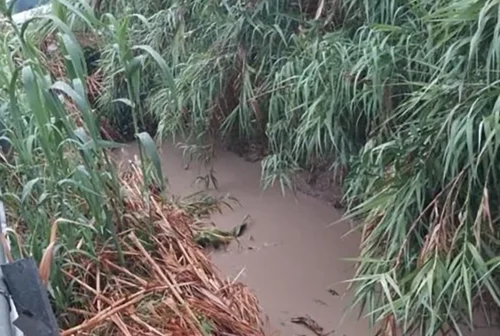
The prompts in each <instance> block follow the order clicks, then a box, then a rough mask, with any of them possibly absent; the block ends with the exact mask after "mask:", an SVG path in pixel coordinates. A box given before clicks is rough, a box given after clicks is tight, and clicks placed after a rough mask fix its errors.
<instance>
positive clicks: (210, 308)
mask: <svg viewBox="0 0 500 336" xmlns="http://www.w3.org/2000/svg"><path fill="white" fill-rule="evenodd" d="M141 181H142V176H141V173H140V171H139V169H138V168H137V167H136V166H135V165H132V166H131V168H130V170H129V171H128V172H127V173H124V174H123V175H122V185H123V188H124V190H125V192H126V198H125V202H126V209H127V211H126V213H124V215H123V219H124V220H123V224H124V226H123V227H122V228H121V230H120V232H118V238H119V241H120V244H121V246H122V247H123V254H124V256H125V265H120V262H119V260H118V256H117V251H116V249H115V248H114V245H113V244H110V243H108V242H107V243H104V244H100V245H98V247H97V249H98V251H97V253H96V255H97V259H95V258H88V257H87V256H85V255H80V256H79V257H77V256H74V260H73V261H74V263H72V264H70V265H67V266H66V267H64V268H63V272H64V274H65V276H66V277H67V280H68V281H71V282H73V283H74V284H75V286H76V288H77V290H75V291H74V302H78V303H79V304H78V306H77V307H68V310H67V313H68V314H73V315H77V316H79V318H80V319H81V320H82V321H83V322H82V323H80V324H78V325H75V326H72V327H70V328H68V329H66V330H64V331H62V333H61V335H62V336H70V335H151V336H153V335H155V336H156V335H158V336H159V335H179V336H182V335H186V336H196V335H200V336H205V335H221V336H222V335H240V336H248V335H256V336H258V335H263V332H262V322H261V319H260V312H259V308H258V303H257V300H256V299H255V297H254V296H253V295H252V294H251V293H250V291H249V290H248V289H247V288H246V287H245V286H243V285H242V284H239V283H228V282H225V281H222V280H221V279H220V277H219V275H218V273H217V271H216V270H215V268H214V267H213V266H212V263H211V262H210V260H209V259H208V258H207V256H206V255H205V253H204V252H203V250H202V249H201V248H200V247H199V246H198V244H197V238H196V236H197V235H198V234H199V233H197V232H196V231H193V224H194V217H193V216H191V215H189V214H187V213H186V212H184V211H183V210H181V209H179V208H178V207H176V206H174V205H172V204H170V203H165V202H162V201H161V200H160V199H159V198H158V197H157V196H154V195H151V196H150V198H149V202H148V203H149V208H148V206H147V205H146V203H145V202H143V198H142V195H141V188H142V186H141V183H142V182H141ZM150 226H152V227H150ZM243 231H244V228H243V227H239V228H237V229H235V230H234V231H233V232H231V235H232V236H233V237H234V236H236V235H237V234H240V235H241V234H242V233H243ZM223 236H225V235H223Z"/></svg>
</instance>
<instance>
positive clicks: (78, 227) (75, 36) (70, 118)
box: [0, 1, 263, 336]
mask: <svg viewBox="0 0 500 336" xmlns="http://www.w3.org/2000/svg"><path fill="white" fill-rule="evenodd" d="M52 6H53V7H52V12H51V13H49V14H42V15H40V16H36V17H34V18H33V19H30V20H28V21H27V22H25V23H24V24H23V25H22V26H18V25H16V24H15V23H14V22H13V21H12V17H11V16H10V14H11V13H10V8H8V7H7V6H6V4H5V2H0V11H1V12H2V14H3V19H4V21H3V25H2V28H1V29H2V31H1V32H2V34H0V37H1V41H2V43H0V50H1V52H0V55H1V56H0V85H1V86H2V88H3V89H4V90H3V91H1V92H0V101H1V104H2V110H1V111H2V113H3V114H2V116H1V118H2V122H3V126H4V128H3V129H2V132H3V133H2V137H1V141H2V147H3V148H8V149H9V150H8V151H6V152H3V155H2V159H3V160H2V161H1V162H0V174H1V177H2V181H3V183H2V186H1V197H2V201H3V202H4V204H5V206H6V209H7V216H8V219H7V221H8V224H9V227H8V230H7V232H6V235H7V237H8V239H9V241H10V245H11V255H10V256H9V258H10V259H12V258H19V257H24V256H32V257H34V259H35V260H36V261H37V262H38V263H39V265H40V275H41V277H42V281H43V283H44V284H46V285H47V289H48V292H49V297H50V300H51V303H52V305H53V308H54V311H55V313H56V315H57V319H58V323H59V325H60V327H61V328H62V331H61V334H62V335H65V336H69V335H134V336H135V335H190V336H191V335H200V336H206V335H227V334H231V335H240V336H246V335H263V332H262V330H261V326H262V324H261V316H260V313H259V309H258V304H257V301H256V299H255V297H254V296H253V295H252V294H251V293H250V292H249V291H248V289H247V288H246V287H245V286H243V285H242V284H239V283H234V282H228V281H223V280H221V278H220V276H219V274H218V271H217V270H216V269H215V268H214V266H213V265H212V264H211V262H210V260H209V259H208V258H207V256H206V255H205V252H204V251H203V250H202V249H201V247H200V246H199V245H198V244H197V242H196V239H195V235H197V234H199V233H200V232H203V228H200V226H199V225H198V223H197V216H198V215H199V213H201V212H203V213H205V214H208V213H210V212H211V211H215V210H216V209H218V207H219V206H220V204H218V202H217V200H213V201H212V202H211V203H210V204H208V203H207V202H205V203H202V202H198V203H196V204H194V202H195V201H194V200H193V202H191V203H189V202H187V201H186V202H185V203H183V204H182V205H179V206H177V205H176V204H175V203H173V202H171V201H170V200H169V199H170V198H169V197H168V183H167V178H166V177H165V176H163V172H162V170H161V165H160V161H159V158H158V153H157V151H156V145H155V142H154V140H153V138H152V137H151V136H150V135H149V133H147V132H143V131H142V129H141V126H142V125H143V124H142V115H139V113H137V104H136V102H138V101H139V98H140V97H139V95H138V94H137V92H138V91H140V90H141V81H140V78H138V77H137V73H138V71H140V69H141V67H142V66H143V63H144V62H146V60H148V59H149V60H155V62H156V64H157V65H158V66H160V67H161V66H163V68H162V70H163V72H161V74H162V75H163V76H164V77H163V78H165V77H166V78H168V75H169V73H168V71H169V69H168V67H167V66H166V64H165V63H164V61H162V59H161V57H160V56H159V54H158V53H157V52H156V51H155V50H153V49H152V48H150V47H148V46H141V45H128V39H127V37H126V35H125V34H126V32H127V30H128V27H129V26H128V19H129V18H128V17H125V18H122V19H120V20H117V19H115V18H114V17H113V16H112V15H110V14H109V15H104V16H102V17H101V18H98V17H96V16H95V15H94V12H93V10H92V8H91V7H90V6H89V5H88V3H87V2H85V1H82V2H66V1H53V2H52ZM101 43H104V44H105V45H108V44H106V43H111V44H113V46H114V47H115V48H116V49H115V50H116V52H117V55H119V57H118V58H119V62H118V65H117V66H119V67H120V68H119V69H118V71H119V72H120V73H123V74H125V77H126V85H125V88H126V90H125V92H126V94H127V95H126V96H120V97H119V98H118V99H117V100H116V101H113V102H111V103H113V104H122V105H126V106H128V107H129V108H130V113H131V114H130V117H131V123H132V127H133V130H134V134H135V139H136V140H137V141H138V143H139V146H140V148H141V155H140V158H139V160H138V162H136V163H134V164H133V165H132V166H131V167H129V168H128V169H126V170H125V171H122V170H120V169H119V167H117V164H116V163H115V162H114V160H113V155H112V150H113V149H115V148H119V147H120V144H118V143H116V142H114V141H112V140H114V137H113V136H111V135H110V134H109V130H110V129H111V128H109V123H107V122H106V120H105V119H103V118H102V116H101V115H99V114H98V113H96V107H97V106H98V102H97V100H98V99H96V98H97V97H99V96H100V95H101V90H103V87H104V86H103V84H104V83H105V79H106V78H105V77H104V75H105V73H103V72H102V67H97V66H96V63H95V58H96V54H95V52H96V51H95V48H97V47H99V46H100V45H102V44H101ZM4 145H6V147H4ZM202 207H204V208H203V209H201V208H202ZM193 209H194V210H196V211H197V212H196V211H193V212H192V213H190V212H189V210H193ZM207 230H211V228H209V229H207Z"/></svg>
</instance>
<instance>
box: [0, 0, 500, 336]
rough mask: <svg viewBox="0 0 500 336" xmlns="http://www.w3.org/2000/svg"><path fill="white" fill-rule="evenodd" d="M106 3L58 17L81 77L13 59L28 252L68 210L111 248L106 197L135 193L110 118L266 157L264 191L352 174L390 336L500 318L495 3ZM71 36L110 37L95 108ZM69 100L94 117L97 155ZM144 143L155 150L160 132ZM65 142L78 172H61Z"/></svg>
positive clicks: (367, 289) (498, 27)
mask: <svg viewBox="0 0 500 336" xmlns="http://www.w3.org/2000/svg"><path fill="white" fill-rule="evenodd" d="M59 1H60V3H66V1H62V0H59ZM93 5H95V8H90V7H89V6H87V5H84V4H83V2H82V3H79V5H69V6H68V7H66V6H62V5H59V6H57V7H56V9H55V13H56V15H57V17H58V18H59V20H61V21H59V20H56V18H55V17H54V18H51V22H52V23H51V24H49V25H48V27H49V28H46V29H52V30H55V31H57V32H58V34H59V35H58V36H59V38H60V41H61V42H62V45H61V47H62V51H63V53H64V55H66V56H69V57H67V59H68V60H71V62H68V64H67V66H68V69H69V70H68V73H69V74H70V78H71V79H72V82H71V83H66V84H64V83H60V82H59V83H55V84H54V83H52V81H51V79H50V78H48V77H47V76H46V72H45V70H44V68H43V67H41V66H40V56H39V55H38V54H37V51H36V49H35V48H34V47H33V45H32V44H30V41H32V39H33V38H32V37H31V36H30V35H29V34H27V33H26V31H24V30H22V31H18V32H17V33H16V34H14V35H7V36H6V37H5V43H4V44H3V46H2V48H3V50H2V51H3V52H4V53H5V55H6V56H4V57H2V58H1V59H0V61H1V62H2V67H3V68H4V69H5V71H4V73H3V76H2V78H1V84H2V87H4V88H6V89H7V90H5V92H4V93H2V97H3V99H4V101H6V102H8V104H7V105H6V106H7V107H8V108H7V111H8V112H9V113H8V117H7V120H8V126H9V127H10V129H11V131H10V132H9V133H8V134H7V137H8V138H9V140H10V141H11V143H12V145H13V147H14V152H15V164H4V165H3V166H2V174H4V176H6V175H5V174H14V175H13V176H15V178H10V179H6V181H7V182H6V183H7V185H5V186H4V188H5V190H9V191H10V193H9V194H8V195H4V196H5V198H6V200H7V201H8V203H9V205H10V206H11V208H14V209H19V211H18V213H17V216H19V217H18V218H20V219H19V220H20V221H23V222H24V223H26V224H27V225H29V226H30V228H29V229H30V231H32V232H43V234H32V235H29V237H30V238H29V239H30V241H28V242H25V243H24V244H23V246H28V247H29V249H30V250H29V251H27V252H28V253H32V254H34V255H35V256H36V257H37V258H40V257H41V253H42V251H41V249H40V248H39V246H42V247H43V246H45V245H46V244H47V241H46V239H48V237H49V235H48V230H50V225H51V222H52V219H53V218H54V214H63V216H62V217H64V218H70V219H71V221H69V220H68V221H67V222H68V223H67V224H65V225H62V226H61V230H65V231H63V233H61V236H63V237H64V239H63V241H62V245H61V246H62V249H68V248H72V247H73V246H75V241H76V240H79V239H86V237H87V235H86V233H85V232H87V231H85V230H83V231H80V230H79V229H75V228H80V227H83V226H85V225H83V224H81V223H84V222H85V220H84V218H86V217H88V216H89V214H91V215H90V216H92V218H94V219H95V221H96V222H97V223H100V226H98V228H97V230H99V231H100V233H101V234H105V236H106V235H110V236H111V237H112V233H113V229H112V226H111V225H110V224H109V223H110V222H111V218H112V217H113V215H114V214H113V210H114V209H116V207H115V206H113V205H115V204H119V203H114V202H113V201H109V200H110V199H111V200H113V199H115V198H117V197H119V193H118V190H119V188H118V187H117V186H116V179H115V178H114V177H113V174H114V173H113V172H114V169H113V168H111V166H110V165H111V164H110V162H109V158H108V157H107V154H106V151H104V150H103V149H104V148H105V147H107V146H108V145H110V143H108V142H104V141H102V139H101V138H100V135H99V134H98V133H99V132H98V130H97V129H96V126H95V125H97V124H98V121H97V120H96V116H99V117H107V118H109V119H110V120H111V121H112V124H113V125H114V126H115V127H118V128H121V131H122V133H124V134H125V135H126V136H125V137H126V138H133V135H134V134H136V133H139V132H140V131H142V130H145V129H149V130H155V129H156V128H157V130H158V138H159V139H162V138H170V137H172V136H177V135H182V136H183V138H184V139H185V141H186V144H187V147H186V148H188V149H189V150H190V151H192V153H194V152H197V153H198V154H199V152H203V153H205V154H207V155H212V154H213V144H214V143H215V140H216V139H223V140H227V139H230V140H231V143H235V142H237V143H240V144H259V145H260V146H261V147H262V148H263V150H262V153H263V154H264V155H265V157H264V160H263V162H262V169H263V182H264V186H268V185H271V184H273V183H279V184H280V185H281V186H282V188H283V189H285V188H286V187H290V186H291V181H292V180H291V176H292V175H293V174H294V173H295V172H297V171H299V170H303V169H310V168H311V167H314V166H315V165H319V164H321V165H323V164H324V163H325V161H326V162H327V163H328V164H329V165H330V167H331V169H332V174H335V173H338V172H344V171H347V172H348V174H347V176H345V179H344V180H343V185H344V187H345V197H346V200H347V203H348V205H349V214H350V215H351V216H353V217H355V218H357V219H360V221H359V223H360V225H359V229H360V231H361V232H362V234H363V242H362V245H361V250H360V258H359V260H358V268H357V274H356V278H355V279H353V290H354V292H355V297H356V302H355V303H356V304H359V305H361V306H362V307H363V308H364V312H365V313H366V314H368V315H369V316H370V318H371V319H372V321H373V322H374V323H378V325H379V327H380V328H382V330H384V331H386V332H389V331H391V330H395V329H396V327H399V328H402V329H403V330H404V332H405V333H407V332H408V333H409V332H410V331H412V330H420V333H421V334H422V335H426V336H427V335H429V336H430V335H434V334H435V333H436V332H437V331H439V330H441V329H448V328H452V329H455V328H457V327H458V325H459V324H461V323H466V324H468V325H469V326H470V327H472V325H473V311H474V310H475V309H476V308H478V307H481V308H486V310H489V309H491V308H492V307H493V308H495V307H498V306H500V288H499V286H498V285H497V281H496V280H498V278H499V277H498V276H499V274H498V270H497V267H498V266H499V265H500V257H499V248H500V242H499V235H498V233H497V228H496V226H497V225H498V222H499V213H498V212H499V211H498V210H497V209H498V208H499V203H500V202H499V196H500V187H498V186H499V183H498V182H499V181H498V178H499V173H500V170H499V169H498V168H496V166H495V160H496V158H498V156H499V153H498V149H499V145H500V139H499V138H497V135H499V134H500V133H499V132H500V103H499V102H500V100H499V97H500V95H499V94H500V83H499V79H500V21H499V13H500V3H499V2H498V1H496V0H476V1H471V0H454V1H453V0H434V1H428V0H420V1H417V0H414V1H412V0H376V1H361V0H317V1H316V0H315V1H312V0H297V1H286V0H247V1H243V0H228V1H216V0H167V1H160V0H147V1H144V0H142V1H139V0H137V1H130V0H129V1H125V0H114V1H102V2H99V1H96V2H93ZM68 8H73V9H74V10H73V11H72V10H68ZM94 9H95V10H96V12H97V15H96V16H94V13H93V10H94ZM107 12H113V13H115V16H116V17H120V18H123V19H120V20H116V19H114V18H113V17H111V16H109V15H101V13H107ZM63 22H65V23H66V24H63ZM70 24H71V27H72V28H73V29H76V28H75V26H78V25H80V28H79V29H85V30H87V31H91V32H94V33H95V32H97V31H98V32H100V35H99V36H101V39H102V41H100V43H101V45H100V48H101V49H102V50H101V55H100V56H101V61H100V67H101V70H102V72H103V76H104V88H103V92H102V95H100V98H99V100H98V101H97V103H96V104H95V106H90V105H89V103H88V102H87V101H86V99H84V98H83V97H86V94H85V92H84V91H82V90H84V86H83V85H82V83H84V81H85V71H84V65H83V63H82V57H81V54H80V51H78V50H79V49H78V48H75V47H74V45H73V43H72V41H74V40H75V39H76V38H74V36H73V35H72V32H71V30H69V28H68V25H70ZM45 27H47V26H45ZM134 46H136V47H134ZM17 50H20V52H22V55H23V56H24V58H25V60H24V63H23V67H22V68H19V65H18V64H16V63H15V62H14V60H16V59H17V58H16V57H15V55H16V52H18V51H17ZM154 50H157V51H159V54H157V53H156V52H155V51H154ZM161 74H163V76H161ZM54 90H55V91H63V92H65V93H66V94H67V95H69V96H70V97H72V98H73V100H74V101H75V102H76V103H77V106H78V109H79V110H80V113H81V114H82V117H83V120H84V125H85V128H86V129H87V130H88V133H89V135H86V136H87V137H90V139H91V140H92V141H91V142H90V143H91V144H92V145H89V142H88V141H87V140H84V139H87V138H85V136H84V135H83V133H82V132H81V131H79V129H78V128H75V126H74V124H73V121H71V120H69V119H68V116H67V114H66V113H64V111H65V110H64V106H63V105H62V103H61V102H60V100H59V99H57V97H56V96H55V95H53V94H51V92H53V91H54ZM92 108H95V110H96V111H97V112H99V113H98V115H95V114H93V113H91V110H92ZM156 123H157V124H156ZM151 124H153V125H151ZM138 139H140V140H142V141H143V142H144V143H147V144H149V148H150V150H149V151H147V152H148V153H153V150H152V149H151V140H150V139H149V138H148V137H147V135H146V133H141V135H140V136H139V137H138ZM67 148H70V149H71V150H69V153H73V154H74V159H71V160H67V159H64V158H66V155H68V150H66V149H67ZM77 154H79V155H80V156H78V155H77ZM199 155H202V154H199ZM153 161H154V160H153ZM13 165H14V166H13ZM145 170H146V169H145ZM159 171H160V170H159V169H157V170H156V174H153V175H155V177H156V178H158V177H159V176H158V174H159ZM14 172H15V173H14ZM159 180H162V178H161V176H160V179H159ZM103 186H109V187H106V188H103ZM495 186H497V187H495ZM75 190H78V196H76V192H75ZM117 193H118V194H117ZM104 199H106V200H108V201H107V202H104ZM28 204H29V206H28ZM102 204H108V205H109V206H105V207H104V208H103V207H102ZM76 224H80V225H77V226H75V225H76ZM40 230H43V231H40ZM82 237H83V238H82ZM40 240H42V241H40ZM90 241H93V240H91V239H89V248H88V251H86V252H88V253H91V251H92V248H91V243H90ZM68 246H69V247H68ZM60 253H63V254H64V253H69V251H68V252H60ZM332 257H334V256H332ZM60 260H64V259H63V258H61V259H60ZM57 276H58V275H57V274H54V277H57ZM63 289H64V287H62V286H59V287H56V290H59V291H62V290H63ZM54 295H56V296H57V297H58V298H60V300H61V302H60V304H61V305H63V300H64V299H63V298H64V296H63V295H58V294H54Z"/></svg>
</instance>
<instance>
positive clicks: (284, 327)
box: [122, 145, 493, 336]
mask: <svg viewBox="0 0 500 336" xmlns="http://www.w3.org/2000/svg"><path fill="white" fill-rule="evenodd" d="M134 155H138V151H137V147H136V146H135V145H128V146H127V148H126V149H125V150H123V152H122V159H124V158H128V159H130V158H132V157H133V156H134ZM161 159H162V167H163V170H164V172H165V175H166V176H167V177H168V179H169V186H170V191H171V192H172V193H173V194H176V195H182V196H186V195H189V194H192V193H193V192H196V191H198V190H201V189H202V188H203V186H201V185H196V183H195V181H196V178H197V176H199V175H200V172H199V171H198V169H197V167H195V165H194V164H193V165H192V168H191V169H189V170H186V169H185V164H184V161H183V158H182V154H181V153H180V151H178V150H177V149H175V147H174V146H173V145H165V146H164V147H163V148H162V153H161ZM215 171H216V177H217V180H218V184H219V192H220V193H230V194H231V195H232V196H234V197H235V198H236V199H237V200H238V201H239V202H240V203H241V206H240V205H237V206H235V207H234V209H233V210H227V211H224V212H223V213H222V214H220V215H215V216H213V217H212V218H211V220H212V221H213V222H214V223H216V225H217V227H219V228H221V229H232V228H233V227H235V226H237V225H239V224H241V223H242V222H243V220H244V219H245V218H246V217H247V216H250V219H251V222H250V225H249V229H248V230H247V231H246V232H245V234H244V235H243V236H242V237H241V238H240V239H239V244H236V243H233V244H231V245H230V246H229V248H228V249H227V251H221V252H216V253H214V254H213V256H212V259H213V260H214V262H215V263H216V265H217V266H218V267H219V268H220V269H221V271H222V272H223V273H224V274H225V275H227V276H228V277H229V278H231V279H236V280H238V281H241V282H243V283H245V284H247V285H248V286H249V287H250V288H251V289H252V290H253V291H254V293H255V294H256V295H257V297H258V299H259V302H260V304H261V306H262V309H263V312H264V314H266V315H267V316H268V317H269V321H270V323H269V325H270V326H269V336H274V335H276V336H278V335H282V336H299V335H300V336H302V335H304V336H306V335H307V336H308V335H314V333H311V332H310V331H309V330H307V329H306V328H304V327H303V326H300V325H296V324H293V323H291V319H292V318H296V317H306V316H309V317H310V318H312V319H313V320H314V321H316V322H317V323H318V324H319V325H320V326H321V327H322V328H323V329H324V331H325V335H326V334H327V333H328V332H330V331H333V330H335V332H334V333H331V334H329V335H336V336H337V335H340V336H367V335H369V331H368V323H367V322H366V321H365V320H358V319H357V316H356V314H354V313H349V314H345V312H346V307H347V306H348V304H349V303H350V300H351V299H352V298H351V297H350V295H348V294H347V295H344V293H345V292H346V289H347V283H346V282H345V281H346V280H347V279H349V278H351V277H352V275H353V273H354V269H353V263H352V262H350V261H347V260H345V259H346V258H353V257H356V256H357V253H358V246H359V235H357V234H349V235H347V236H346V233H347V232H348V231H349V230H350V226H349V223H347V222H341V223H337V224H334V225H330V224H332V223H335V222H337V221H338V220H339V219H340V218H341V215H342V214H341V213H340V212H339V211H338V210H336V209H334V208H333V207H331V206H330V205H327V204H326V203H324V202H323V201H321V200H319V199H316V198H312V197H310V196H307V195H302V194H299V195H297V196H293V195H287V196H285V197H283V195H282V194H281V191H280V189H279V188H271V189H270V190H266V191H262V190H261V186H260V172H261V170H260V164H259V163H250V162H247V161H245V160H243V159H241V158H240V157H238V156H237V155H235V154H232V153H229V152H221V153H218V157H217V160H216V162H215ZM482 331H483V332H481V333H480V332H476V333H474V334H473V336H483V335H484V336H486V335H490V334H492V333H493V331H492V330H489V331H488V330H482Z"/></svg>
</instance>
